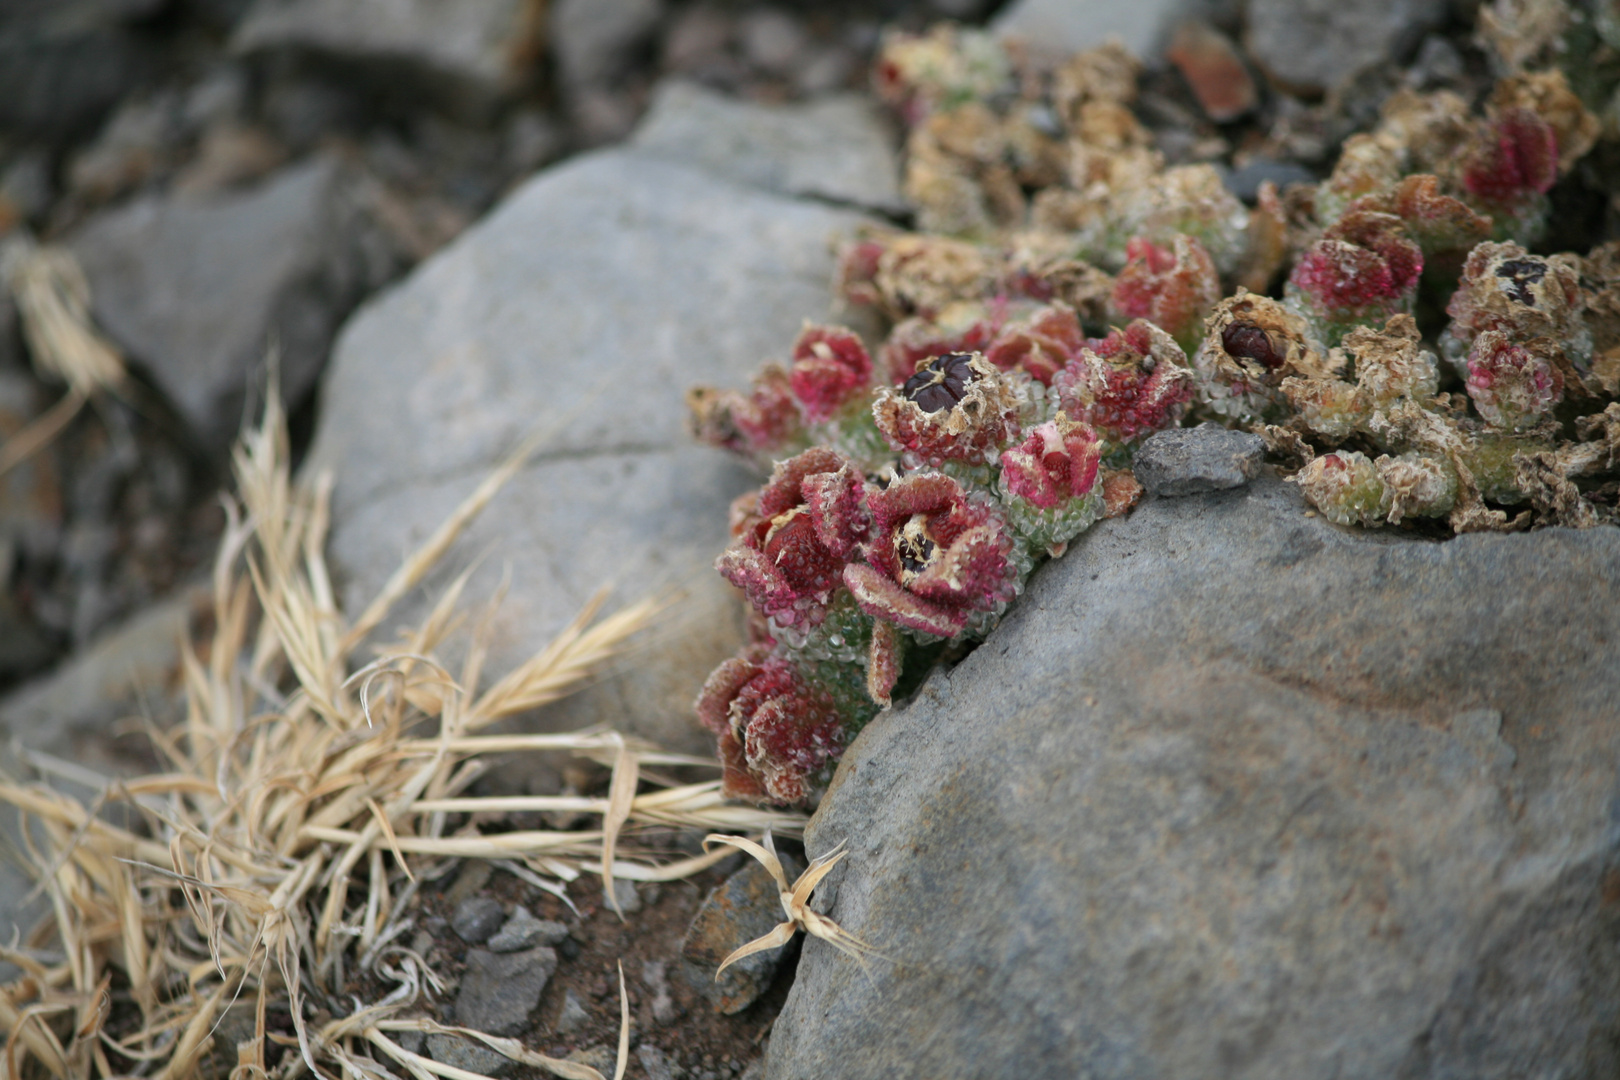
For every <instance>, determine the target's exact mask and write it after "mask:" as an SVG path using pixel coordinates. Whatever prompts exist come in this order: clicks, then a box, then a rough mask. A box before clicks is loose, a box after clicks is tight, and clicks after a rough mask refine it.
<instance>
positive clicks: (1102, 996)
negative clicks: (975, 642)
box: [768, 477, 1620, 1080]
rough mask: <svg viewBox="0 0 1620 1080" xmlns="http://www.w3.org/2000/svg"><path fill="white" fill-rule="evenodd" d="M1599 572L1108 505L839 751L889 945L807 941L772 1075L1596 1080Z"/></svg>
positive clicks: (880, 940) (1276, 499) (1254, 501)
mask: <svg viewBox="0 0 1620 1080" xmlns="http://www.w3.org/2000/svg"><path fill="white" fill-rule="evenodd" d="M1617 565H1620V532H1617V531H1616V530H1612V529H1592V530H1589V531H1586V532H1572V531H1568V530H1562V529H1549V530H1545V531H1542V532H1537V533H1533V534H1528V535H1513V536H1500V535H1489V536H1487V535H1467V536H1462V537H1459V538H1458V539H1456V540H1453V541H1450V542H1447V543H1444V544H1440V543H1428V542H1416V541H1403V540H1401V539H1399V538H1397V537H1393V536H1390V535H1386V534H1380V533H1352V532H1348V531H1345V530H1342V529H1339V528H1336V527H1334V526H1332V525H1329V524H1326V523H1324V522H1323V521H1322V520H1321V519H1320V518H1306V517H1305V516H1304V510H1303V505H1302V503H1301V500H1300V498H1299V497H1298V494H1297V493H1296V492H1295V491H1294V490H1293V488H1292V487H1290V486H1288V485H1286V484H1283V483H1281V482H1279V481H1277V480H1275V479H1274V478H1270V477H1262V478H1261V479H1260V480H1257V481H1255V482H1254V483H1253V484H1251V485H1250V486H1248V487H1246V488H1242V489H1238V490H1234V491H1227V492H1220V493H1215V494H1206V495H1199V496H1193V497H1190V498H1184V499H1174V500H1163V499H1160V500H1152V499H1150V500H1147V501H1146V502H1145V503H1144V504H1143V505H1141V506H1140V507H1138V508H1137V509H1136V511H1134V512H1133V513H1132V514H1131V515H1130V516H1128V517H1126V518H1123V519H1118V520H1113V521H1108V522H1104V523H1103V524H1101V525H1099V526H1098V527H1097V528H1096V529H1094V530H1093V531H1092V532H1090V533H1088V534H1086V535H1085V536H1083V537H1081V538H1080V539H1079V540H1078V541H1077V542H1076V543H1075V545H1074V546H1073V547H1072V548H1071V549H1070V551H1069V553H1068V554H1067V555H1066V556H1065V557H1064V558H1062V559H1061V560H1058V561H1057V562H1055V563H1053V564H1052V565H1050V566H1049V567H1047V568H1046V569H1045V570H1044V571H1043V572H1042V573H1041V574H1039V575H1037V577H1036V578H1035V580H1034V582H1033V584H1032V587H1031V588H1030V590H1029V592H1028V593H1027V594H1026V595H1025V596H1024V598H1023V599H1022V600H1021V601H1020V603H1019V605H1018V607H1017V608H1016V609H1015V611H1014V613H1013V614H1012V615H1011V616H1010V617H1009V619H1008V621H1007V622H1006V623H1005V624H1004V625H1003V626H1002V627H1000V628H999V629H998V630H997V631H996V632H995V633H994V634H993V635H991V637H990V638H989V640H987V641H986V642H985V643H984V644H983V645H982V646H980V648H979V649H978V650H977V651H976V652H974V653H973V654H972V655H971V656H969V657H968V658H967V659H966V660H965V661H964V662H963V663H962V664H961V665H959V666H958V667H957V668H956V669H955V670H954V671H953V672H951V673H950V674H949V675H948V676H936V677H934V678H933V679H931V680H930V681H929V683H928V684H926V686H925V687H924V689H923V690H922V692H921V693H920V694H919V696H918V697H917V699H915V700H914V701H913V702H912V703H911V704H910V705H908V706H907V707H904V708H902V709H899V710H897V711H896V712H894V713H892V714H890V715H887V716H883V717H880V718H879V719H878V720H876V721H874V722H873V723H872V724H871V725H870V726H869V727H867V728H866V730H865V731H863V732H862V734H861V735H860V737H859V738H858V739H857V740H856V742H855V743H854V744H853V745H852V747H851V749H850V751H849V752H848V754H847V755H846V757H845V758H844V761H843V764H842V765H841V767H840V769H839V772H838V774H837V777H836V778H835V780H834V783H833V788H832V790H831V792H830V793H829V794H828V796H827V797H826V799H825V800H824V801H823V802H822V804H821V808H820V811H819V812H818V814H817V816H816V818H815V819H814V821H813V822H812V825H811V828H810V830H809V837H808V847H809V851H810V853H811V854H812V855H814V854H820V853H822V852H825V851H827V850H828V849H830V848H831V847H832V846H833V845H835V844H836V843H838V842H839V841H841V840H848V841H849V844H850V846H851V853H850V855H849V857H848V858H847V859H846V860H845V861H844V863H843V864H841V865H840V867H839V868H838V869H837V870H836V871H835V872H834V875H833V877H832V878H829V881H830V882H832V883H833V884H835V885H836V887H837V895H836V903H835V905H834V906H833V908H832V910H831V912H830V914H831V915H832V917H833V918H835V919H837V920H838V921H839V922H840V924H841V925H842V926H843V927H844V928H845V929H846V930H849V931H850V932H852V933H855V934H858V935H860V936H861V937H863V938H865V939H866V940H867V941H869V942H871V943H872V944H873V945H874V946H876V947H878V948H880V949H882V950H883V951H884V952H886V953H887V954H888V955H889V956H891V957H894V958H895V960H896V962H894V963H884V962H876V963H874V964H873V965H872V978H871V981H868V980H867V978H866V977H865V976H863V975H862V973H861V971H860V969H859V968H858V967H857V966H856V965H855V964H854V963H853V962H851V961H850V960H849V959H848V958H846V957H844V956H841V955H839V954H837V953H835V952H833V951H832V950H831V949H829V948H828V947H826V946H825V945H823V944H821V943H819V942H814V941H812V942H810V943H808V944H807V945H806V946H805V949H804V954H803V956H802V958H801V961H800V966H799V970H798V977H797V981H796V982H795V984H794V987H793V990H792V994H791V996H790V997H789V999H788V1002H787V1005H786V1007H785V1009H784V1012H783V1014H782V1016H781V1018H780V1019H779V1020H778V1021H777V1024H776V1027H775V1029H774V1031H773V1033H772V1036H771V1044H770V1051H769V1069H768V1075H769V1076H771V1077H775V1078H777V1080H786V1078H790V1077H792V1078H798V1077H812V1076H830V1075H837V1076H840V1077H845V1078H850V1080H855V1078H859V1077H879V1076H881V1077H884V1078H886V1080H894V1078H897V1077H923V1076H926V1077H932V1078H939V1080H947V1078H951V1077H970V1076H972V1077H977V1076H1011V1075H1017V1076H1020V1077H1064V1078H1071V1077H1074V1076H1077V1075H1080V1076H1088V1077H1096V1078H1104V1077H1140V1076H1158V1077H1208V1076H1233V1077H1237V1076H1241V1077H1254V1078H1260V1077H1266V1078H1271V1077H1275V1078H1278V1080H1283V1078H1287V1080H1307V1078H1313V1077H1321V1078H1327V1077H1339V1078H1368V1080H1373V1078H1378V1080H1383V1078H1388V1077H1409V1078H1415V1077H1480V1078H1486V1077H1515V1076H1527V1075H1535V1076H1548V1077H1553V1076H1556V1077H1600V1076H1613V1075H1615V1072H1616V1069H1617V1067H1620V1062H1617V1060H1616V1046H1617V1043H1620V1019H1617V1018H1620V960H1617V958H1616V954H1615V951H1614V949H1613V947H1612V944H1613V942H1614V940H1615V935H1616V933H1617V932H1620V828H1617V825H1616V821H1617V820H1620V817H1617V807H1620V726H1617V725H1616V724H1615V702H1616V701H1620V665H1617V664H1616V663H1615V655H1616V654H1615V649H1616V642H1617V641H1620V604H1616V603H1615V595H1614V584H1613V583H1614V580H1615V575H1614V568H1615V567H1616V566H1617ZM849 1047H860V1048H861V1053H859V1054H849V1053H847V1052H846V1050H847V1048H849Z"/></svg>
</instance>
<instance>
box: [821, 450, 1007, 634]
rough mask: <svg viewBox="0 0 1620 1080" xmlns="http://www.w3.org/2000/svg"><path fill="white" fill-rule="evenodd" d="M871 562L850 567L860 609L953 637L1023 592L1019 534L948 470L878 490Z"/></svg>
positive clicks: (873, 501) (848, 579)
mask: <svg viewBox="0 0 1620 1080" xmlns="http://www.w3.org/2000/svg"><path fill="white" fill-rule="evenodd" d="M868 501H869V503H870V505H871V508H872V540H871V542H870V543H868V544H867V546H866V562H865V563H864V564H860V563H852V564H850V565H848V566H846V567H845V568H844V583H845V585H846V586H848V588H849V591H850V592H851V593H853V594H854V595H855V599H856V601H857V602H858V603H859V604H860V606H861V610H863V611H865V612H866V613H867V614H868V615H871V616H873V617H874V618H876V619H879V620H881V621H884V622H890V623H894V624H895V625H896V626H900V627H904V628H905V629H907V630H911V631H914V632H917V633H921V634H930V635H933V636H935V637H942V638H950V637H955V636H956V635H957V634H960V633H962V631H963V630H964V629H966V628H967V626H968V623H969V620H970V619H972V618H973V617H974V616H976V615H988V616H991V617H993V616H995V615H997V614H999V613H1000V611H1001V609H1002V608H1003V607H1004V606H1005V605H1006V604H1007V602H1008V601H1010V600H1011V599H1012V598H1013V596H1014V594H1015V593H1016V592H1017V585H1018V577H1017V569H1016V567H1015V566H1014V564H1013V562H1012V559H1011V553H1012V536H1011V533H1010V531H1009V529H1008V528H1007V523H1006V520H1005V518H1004V517H1003V516H1002V512H1001V510H1000V509H999V507H997V505H996V504H995V503H994V501H992V500H991V499H990V498H989V497H988V496H987V495H985V494H984V493H983V492H980V491H969V490H968V489H967V488H965V487H964V486H963V485H962V483H961V482H960V481H958V480H957V479H955V478H954V477H950V476H946V475H944V474H943V473H935V472H922V473H914V474H912V475H911V476H907V477H904V478H902V479H899V480H896V481H894V482H893V483H891V484H890V485H889V486H888V488H887V489H885V490H882V491H876V492H873V493H872V494H871V495H870V496H869V499H868Z"/></svg>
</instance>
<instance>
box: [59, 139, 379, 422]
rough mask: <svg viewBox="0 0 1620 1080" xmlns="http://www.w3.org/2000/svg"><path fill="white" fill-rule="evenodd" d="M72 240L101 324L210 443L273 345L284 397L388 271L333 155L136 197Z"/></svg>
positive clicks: (250, 388)
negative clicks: (227, 181) (233, 182)
mask: <svg viewBox="0 0 1620 1080" xmlns="http://www.w3.org/2000/svg"><path fill="white" fill-rule="evenodd" d="M71 245H72V247H73V251H74V253H75V254H76V255H77V256H78V257H79V261H80V262H81V263H82V264H83V265H84V270H85V274H86V276H88V278H89V279H90V287H91V292H92V294H93V299H92V307H93V309H94V314H95V318H96V321H97V323H99V324H100V325H101V326H102V327H103V328H104V329H105V330H106V332H107V333H108V334H109V335H110V336H111V337H112V338H113V339H114V340H115V341H117V342H118V344H119V345H121V346H122V347H123V348H124V349H126V350H127V351H128V352H129V354H130V356H131V358H132V359H133V360H135V361H137V362H138V363H140V364H141V365H143V366H144V367H145V368H146V370H147V371H149V372H150V373H151V375H152V377H153V379H154V380H155V381H156V382H157V384H158V386H159V387H160V388H162V390H163V391H164V392H165V393H166V394H167V395H168V397H169V399H170V400H171V401H172V402H173V403H174V404H175V406H176V407H177V408H178V409H179V411H180V413H181V415H182V416H184V417H185V419H186V420H187V421H188V422H189V423H190V425H191V427H192V429H193V431H194V432H195V433H196V434H197V436H198V437H199V438H200V439H201V440H202V441H203V442H204V443H206V444H207V445H209V446H211V447H223V446H226V445H228V444H229V441H230V440H231V439H232V438H234V437H235V435H236V433H237V431H238V430H239V429H240V427H241V423H242V419H243V415H244V409H245V403H246V401H247V400H248V398H249V395H250V393H252V392H256V390H257V387H258V385H259V383H260V381H261V380H262V379H263V377H264V362H265V354H266V350H267V349H269V347H270V346H271V344H272V342H274V343H276V344H277V345H278V347H279V352H280V370H281V385H282V392H283V394H284V396H286V397H287V399H288V400H297V399H298V398H299V397H300V396H301V395H302V394H303V393H304V392H305V391H307V390H308V389H309V388H310V387H311V385H313V383H314V380H315V377H316V375H317V374H318V373H319V371H320V366H321V363H322V362H323V361H324V360H325V358H326V352H327V348H328V346H329V345H330V343H331V340H332V334H333V332H334V330H335V329H336V328H337V325H338V322H339V320H341V319H342V318H343V316H344V315H346V314H347V313H348V311H349V309H350V308H351V307H352V306H353V305H354V303H355V302H356V301H357V300H358V299H359V298H360V297H361V296H362V295H363V294H364V293H365V292H366V291H367V290H368V289H370V288H373V287H375V286H376V285H377V284H379V283H380V282H381V281H382V280H384V279H385V277H386V275H387V274H388V273H390V272H391V270H392V265H391V261H390V257H389V249H388V248H387V245H386V243H385V242H384V241H383V240H382V238H381V236H380V235H379V234H378V233H377V232H376V231H375V230H374V229H373V228H372V227H371V226H370V224H369V222H368V219H367V216H366V215H365V214H364V213H363V212H362V209H361V206H360V205H359V203H358V202H357V198H356V193H355V191H354V190H353V189H352V188H351V186H350V184H349V178H348V177H347V175H346V174H345V172H344V170H343V169H342V168H341V167H340V166H339V164H338V163H337V161H336V160H335V159H332V158H317V159H315V160H312V161H309V162H306V163H304V164H302V165H297V166H294V167H291V168H289V169H286V170H284V171H283V172H280V173H278V174H276V175H275V176H274V177H272V178H271V179H269V180H267V181H265V182H264V183H263V184H260V185H259V186H257V187H254V188H251V189H249V190H247V191H244V192H241V193H239V194H229V195H222V196H217V197H197V198H186V197H185V196H171V197H148V198H143V199H139V200H137V201H135V202H133V203H131V204H129V205H126V206H122V207H118V208H116V209H112V210H108V211H105V212H104V213H102V214H100V215H98V216H97V217H95V218H93V219H92V220H91V221H90V222H89V223H88V224H87V225H86V226H85V227H84V228H83V229H81V230H80V231H79V232H77V233H76V234H75V235H74V236H73V237H72V240H71ZM244 253H252V257H246V256H245V254H244Z"/></svg>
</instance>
